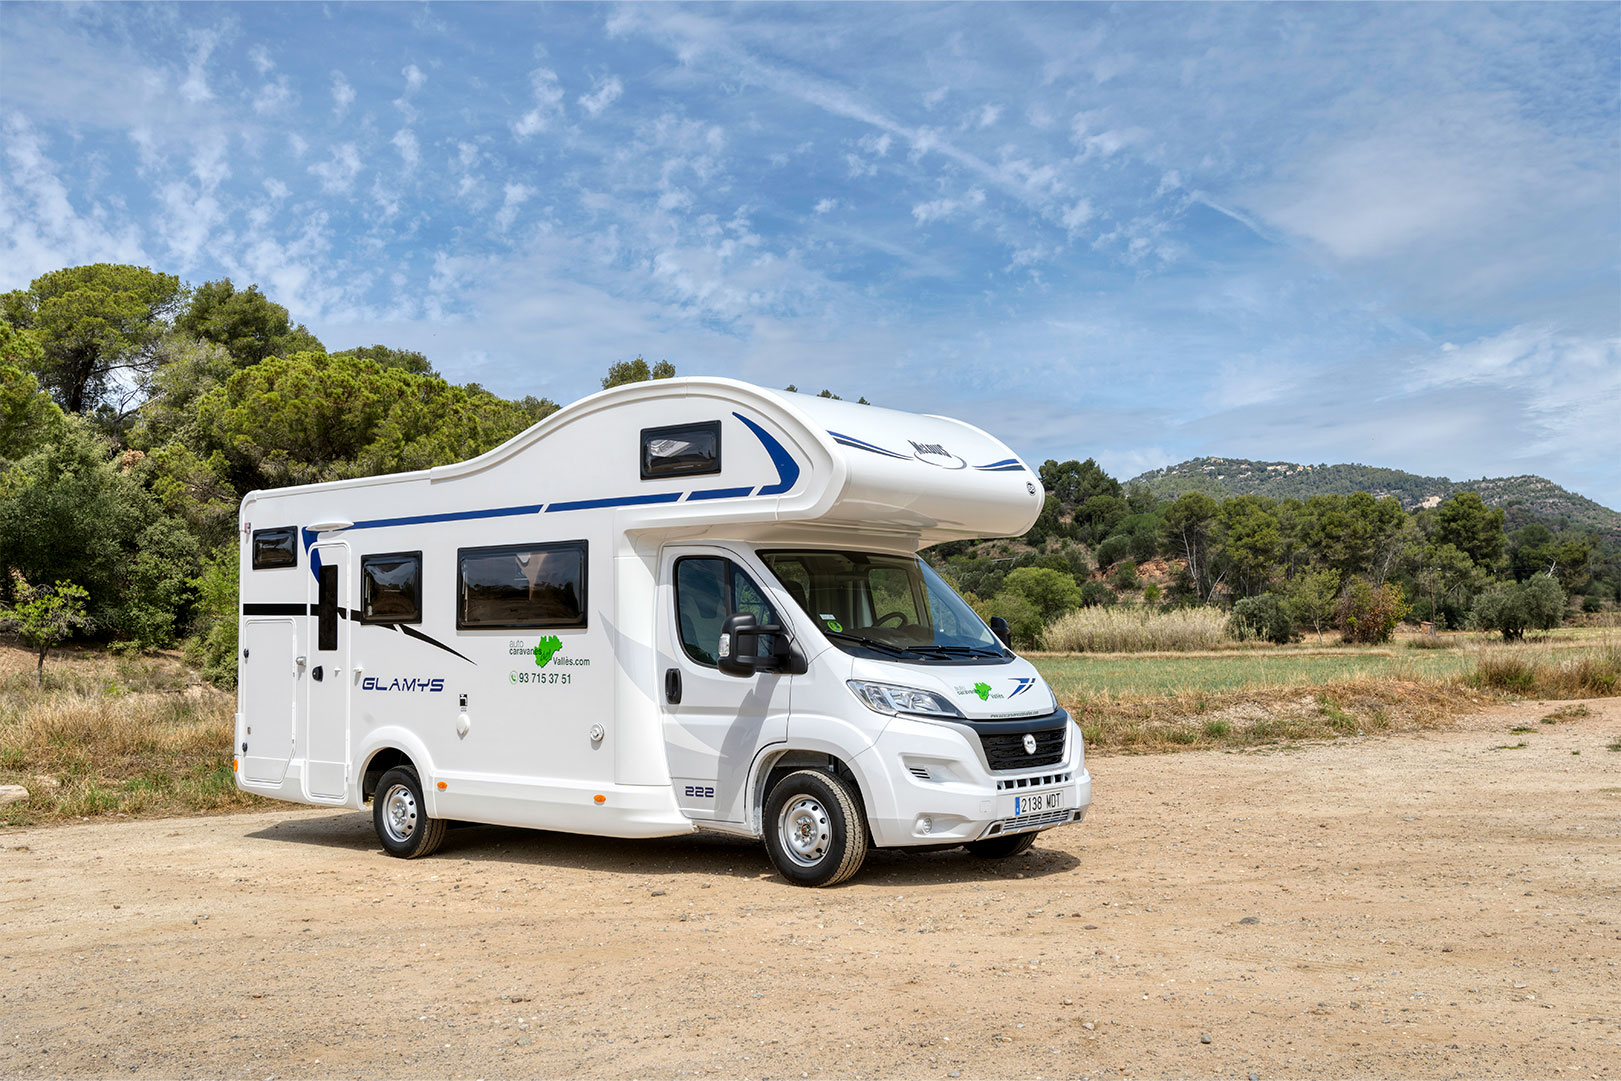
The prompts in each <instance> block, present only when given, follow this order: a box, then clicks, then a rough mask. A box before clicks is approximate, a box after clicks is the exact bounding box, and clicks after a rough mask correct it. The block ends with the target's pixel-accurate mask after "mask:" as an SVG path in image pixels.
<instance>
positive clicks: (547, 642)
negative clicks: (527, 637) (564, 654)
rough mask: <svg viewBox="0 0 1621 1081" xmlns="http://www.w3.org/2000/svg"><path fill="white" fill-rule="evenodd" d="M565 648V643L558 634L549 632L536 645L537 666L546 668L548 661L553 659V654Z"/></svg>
mask: <svg viewBox="0 0 1621 1081" xmlns="http://www.w3.org/2000/svg"><path fill="white" fill-rule="evenodd" d="M562 648H563V643H562V642H559V641H558V640H557V635H555V634H548V635H547V636H546V637H545V638H542V639H541V640H540V642H539V643H537V644H536V646H535V666H536V667H537V668H545V667H546V662H547V661H549V660H551V659H552V654H554V653H556V652H557V651H558V650H560V649H562Z"/></svg>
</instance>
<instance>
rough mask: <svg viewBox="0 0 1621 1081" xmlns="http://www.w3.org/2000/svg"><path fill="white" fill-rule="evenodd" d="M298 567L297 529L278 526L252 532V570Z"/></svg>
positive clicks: (295, 527) (289, 526)
mask: <svg viewBox="0 0 1621 1081" xmlns="http://www.w3.org/2000/svg"><path fill="white" fill-rule="evenodd" d="M296 566H298V527H297V526H291V525H288V526H278V527H276V528H275V529H255V530H254V531H253V569H254V570H256V571H262V570H269V569H271V568H273V567H296Z"/></svg>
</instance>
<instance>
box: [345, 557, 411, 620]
mask: <svg viewBox="0 0 1621 1081" xmlns="http://www.w3.org/2000/svg"><path fill="white" fill-rule="evenodd" d="M360 622H362V623H421V622H422V553H421V552H390V553H388V554H386V555H374V556H361V557H360Z"/></svg>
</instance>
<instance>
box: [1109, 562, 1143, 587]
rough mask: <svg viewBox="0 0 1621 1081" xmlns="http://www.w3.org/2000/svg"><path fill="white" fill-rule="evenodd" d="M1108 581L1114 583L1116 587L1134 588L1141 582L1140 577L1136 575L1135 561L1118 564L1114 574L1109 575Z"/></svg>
mask: <svg viewBox="0 0 1621 1081" xmlns="http://www.w3.org/2000/svg"><path fill="white" fill-rule="evenodd" d="M1110 581H1112V582H1113V583H1114V587H1115V588H1116V589H1136V588H1137V587H1138V586H1139V585H1141V584H1142V579H1141V578H1139V577H1137V564H1135V563H1122V564H1120V566H1118V567H1116V568H1115V572H1114V574H1113V575H1111V576H1110Z"/></svg>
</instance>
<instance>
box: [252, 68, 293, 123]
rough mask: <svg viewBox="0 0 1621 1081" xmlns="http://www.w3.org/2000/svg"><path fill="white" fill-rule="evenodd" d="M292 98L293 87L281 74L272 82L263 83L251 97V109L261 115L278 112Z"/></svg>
mask: <svg viewBox="0 0 1621 1081" xmlns="http://www.w3.org/2000/svg"><path fill="white" fill-rule="evenodd" d="M292 100H293V88H292V86H291V84H289V83H288V81H287V76H285V75H282V76H280V77H278V78H277V79H276V80H275V81H274V82H269V83H265V84H264V85H263V86H261V87H260V88H259V93H257V94H256V95H254V98H253V111H254V112H256V113H258V114H260V115H261V116H264V115H267V114H270V113H276V112H280V111H281V110H282V109H283V108H285V107H286V106H287V104H288V103H289V102H291V101H292Z"/></svg>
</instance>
